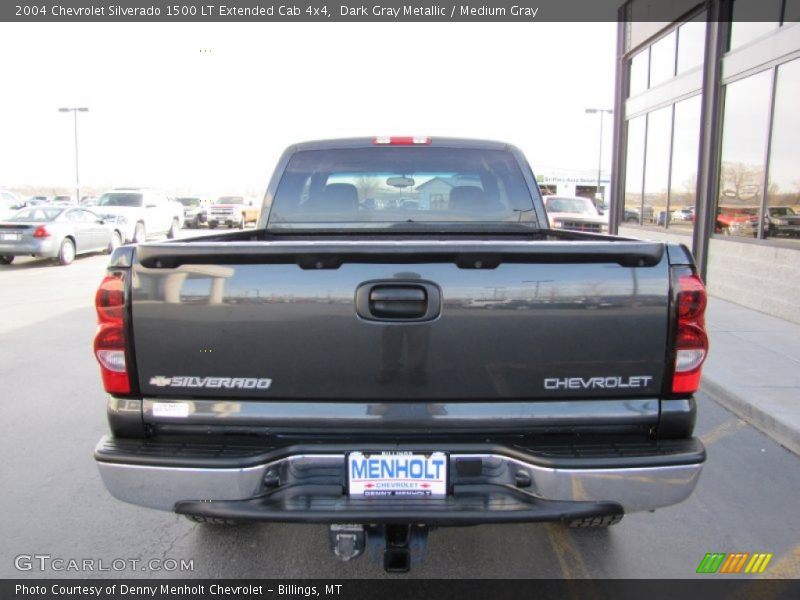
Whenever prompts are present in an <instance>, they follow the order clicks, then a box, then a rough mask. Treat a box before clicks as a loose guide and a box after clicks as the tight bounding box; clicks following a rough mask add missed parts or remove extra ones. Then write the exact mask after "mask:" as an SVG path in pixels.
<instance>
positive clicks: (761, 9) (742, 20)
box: [729, 0, 783, 50]
mask: <svg viewBox="0 0 800 600" xmlns="http://www.w3.org/2000/svg"><path fill="white" fill-rule="evenodd" d="M782 8H783V0H734V3H733V15H732V16H733V19H732V23H731V38H730V45H729V48H730V49H731V50H733V49H735V48H738V47H740V46H744V45H745V44H747V43H748V42H751V41H753V40H754V39H756V38H757V37H761V36H762V35H764V34H765V33H768V32H770V31H772V30H774V29H776V28H777V27H778V24H779V23H780V19H781V10H782Z"/></svg>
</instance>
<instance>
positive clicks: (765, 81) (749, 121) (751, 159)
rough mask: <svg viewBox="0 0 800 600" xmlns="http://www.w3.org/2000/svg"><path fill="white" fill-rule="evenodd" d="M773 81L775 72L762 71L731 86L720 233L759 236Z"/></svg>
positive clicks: (728, 90)
mask: <svg viewBox="0 0 800 600" xmlns="http://www.w3.org/2000/svg"><path fill="white" fill-rule="evenodd" d="M771 82H772V71H763V72H761V73H758V74H757V75H752V76H750V77H747V78H745V79H742V80H739V81H736V82H734V83H730V84H728V85H727V86H726V90H725V112H724V117H723V129H722V153H721V162H720V177H719V198H718V200H717V212H716V214H717V217H716V224H715V228H714V230H715V232H717V233H722V234H727V235H736V236H743V237H754V236H756V235H757V233H758V212H759V209H760V206H761V198H762V194H763V190H762V187H763V181H764V159H765V153H766V144H767V133H766V132H767V126H768V116H769V110H770V91H771V90H770V88H771Z"/></svg>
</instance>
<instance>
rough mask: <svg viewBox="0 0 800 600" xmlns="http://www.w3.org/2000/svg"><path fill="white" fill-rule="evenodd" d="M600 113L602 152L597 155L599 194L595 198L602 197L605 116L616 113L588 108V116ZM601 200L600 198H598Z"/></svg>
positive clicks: (603, 109)
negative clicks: (601, 173) (601, 177)
mask: <svg viewBox="0 0 800 600" xmlns="http://www.w3.org/2000/svg"><path fill="white" fill-rule="evenodd" d="M595 113H600V150H599V152H598V153H597V154H598V156H597V193H596V194H595V197H597V196H599V195H600V170H601V169H602V168H603V115H604V114H609V115H610V114H613V113H614V111H613V110H611V109H610V108H587V109H586V114H589V115H593V114H595ZM598 199H599V198H598Z"/></svg>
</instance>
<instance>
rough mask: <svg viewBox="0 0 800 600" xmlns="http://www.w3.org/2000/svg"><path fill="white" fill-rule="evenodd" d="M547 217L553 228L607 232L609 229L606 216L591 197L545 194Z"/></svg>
mask: <svg viewBox="0 0 800 600" xmlns="http://www.w3.org/2000/svg"><path fill="white" fill-rule="evenodd" d="M544 207H545V208H546V209H547V218H548V220H549V222H550V227H552V228H553V229H569V230H571V231H589V232H592V233H605V232H606V231H608V222H607V221H606V218H605V217H603V216H602V215H600V213H599V212H598V211H597V208H596V207H595V205H594V203H593V202H592V201H591V199H589V198H583V197H580V196H544Z"/></svg>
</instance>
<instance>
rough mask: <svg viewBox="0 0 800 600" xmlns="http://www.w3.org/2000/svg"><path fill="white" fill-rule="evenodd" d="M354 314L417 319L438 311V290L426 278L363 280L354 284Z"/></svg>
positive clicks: (404, 320)
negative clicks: (356, 284)
mask: <svg viewBox="0 0 800 600" xmlns="http://www.w3.org/2000/svg"><path fill="white" fill-rule="evenodd" d="M355 300H356V314H357V315H358V316H359V317H361V318H362V319H365V320H367V321H386V322H399V323H418V322H421V321H433V320H434V319H436V318H438V317H439V315H440V314H441V313H442V290H441V289H439V286H438V285H436V284H435V283H433V282H430V281H424V280H420V279H415V280H414V281H397V280H396V279H384V280H377V281H365V282H364V283H362V284H361V285H359V286H358V288H356V298H355Z"/></svg>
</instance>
